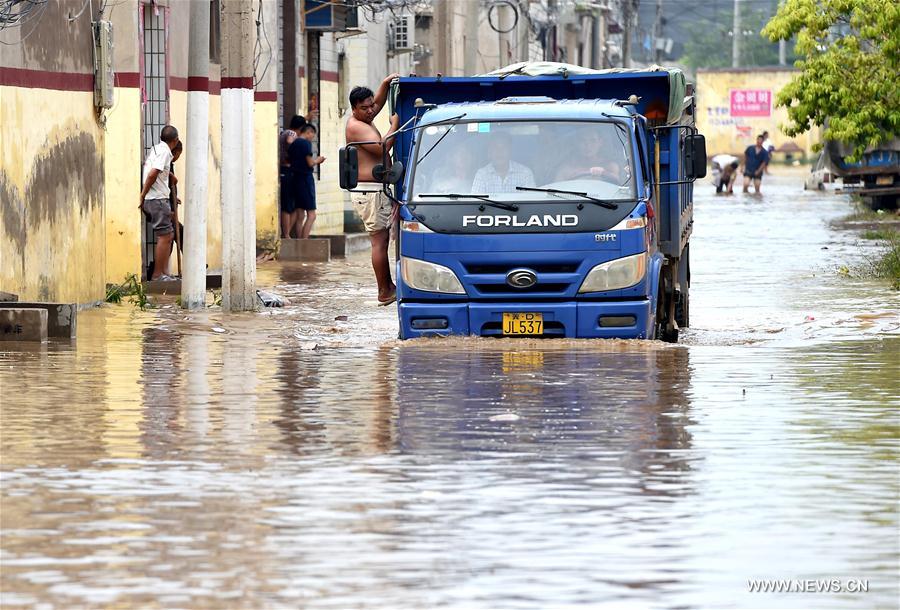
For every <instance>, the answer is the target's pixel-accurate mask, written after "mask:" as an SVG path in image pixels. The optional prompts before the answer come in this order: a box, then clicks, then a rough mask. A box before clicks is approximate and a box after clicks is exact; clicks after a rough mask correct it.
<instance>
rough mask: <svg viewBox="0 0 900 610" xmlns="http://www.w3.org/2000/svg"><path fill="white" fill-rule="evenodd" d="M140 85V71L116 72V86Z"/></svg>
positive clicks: (135, 86)
mask: <svg viewBox="0 0 900 610" xmlns="http://www.w3.org/2000/svg"><path fill="white" fill-rule="evenodd" d="M140 86H141V74H140V72H116V87H134V88H135V89H136V88H138V87H140Z"/></svg>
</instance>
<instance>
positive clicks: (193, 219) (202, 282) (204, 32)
mask: <svg viewBox="0 0 900 610" xmlns="http://www.w3.org/2000/svg"><path fill="white" fill-rule="evenodd" d="M190 19H191V22H190V39H189V41H188V94H187V129H186V134H187V135H186V138H185V139H186V142H185V151H184V154H185V155H186V158H185V163H186V165H187V173H186V175H185V188H184V189H183V191H182V192H183V193H184V236H183V240H184V248H183V249H184V265H183V268H182V278H181V304H182V307H184V308H185V309H200V308H202V307H205V306H206V211H207V207H208V203H209V188H208V184H209V19H210V15H209V5H208V3H205V2H191V8H190Z"/></svg>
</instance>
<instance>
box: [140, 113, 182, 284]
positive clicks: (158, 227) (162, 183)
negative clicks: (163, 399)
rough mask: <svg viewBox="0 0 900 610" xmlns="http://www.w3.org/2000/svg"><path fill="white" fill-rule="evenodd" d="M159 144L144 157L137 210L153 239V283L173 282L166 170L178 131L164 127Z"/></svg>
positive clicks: (176, 141) (171, 230) (167, 169)
mask: <svg viewBox="0 0 900 610" xmlns="http://www.w3.org/2000/svg"><path fill="white" fill-rule="evenodd" d="M159 139H160V142H159V143H158V144H156V145H155V146H154V147H153V148H151V149H150V152H149V153H147V160H146V161H144V173H143V180H144V188H143V189H141V202H140V204H139V205H138V207H139V208H140V209H141V210H143V211H144V213H145V214H147V215H148V216H149V217H150V224H151V225H152V226H153V233H154V234H155V235H156V249H155V250H154V256H153V274H152V276H151V277H150V279H152V280H172V279H174V278H173V277H171V276H169V275H167V274H166V271H167V270H168V268H169V254H170V253H171V251H172V240H173V238H174V236H175V227H174V226H173V225H172V207H171V206H170V205H169V169H170V168H171V166H172V149H174V148H175V145H176V144H178V130H177V129H175V128H174V127H173V126H172V125H166V126H165V127H163V128H162V131H160V132H159Z"/></svg>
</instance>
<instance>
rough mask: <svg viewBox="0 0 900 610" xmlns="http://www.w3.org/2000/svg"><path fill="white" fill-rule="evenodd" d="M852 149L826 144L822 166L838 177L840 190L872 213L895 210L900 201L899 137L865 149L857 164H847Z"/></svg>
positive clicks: (838, 144)
mask: <svg viewBox="0 0 900 610" xmlns="http://www.w3.org/2000/svg"><path fill="white" fill-rule="evenodd" d="M851 152H852V147H850V146H849V145H846V144H844V143H842V142H826V143H825V148H824V149H823V150H822V156H823V158H824V160H825V166H826V167H827V168H828V169H829V170H830V171H831V172H832V174H833V175H834V176H836V177H839V178H841V181H842V183H843V185H844V191H845V192H848V193H855V194H857V195H859V196H860V197H862V198H863V200H864V201H866V202H867V204H868V205H869V207H871V208H872V209H873V210H880V209H887V210H896V209H897V205H898V201H900V138H894V139H893V140H891V141H890V142H884V143H882V144H879V145H878V146H877V147H872V148H868V149H866V151H865V152H864V153H863V155H862V158H861V159H860V160H859V161H850V159H849V157H850V153H851Z"/></svg>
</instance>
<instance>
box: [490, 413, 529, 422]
mask: <svg viewBox="0 0 900 610" xmlns="http://www.w3.org/2000/svg"><path fill="white" fill-rule="evenodd" d="M520 419H522V418H521V417H519V416H518V415H516V414H515V413H501V414H500V415H492V416H491V417H490V420H491V421H519V420H520Z"/></svg>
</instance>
